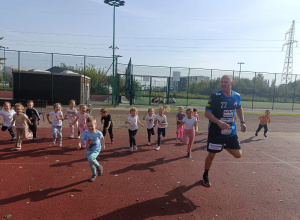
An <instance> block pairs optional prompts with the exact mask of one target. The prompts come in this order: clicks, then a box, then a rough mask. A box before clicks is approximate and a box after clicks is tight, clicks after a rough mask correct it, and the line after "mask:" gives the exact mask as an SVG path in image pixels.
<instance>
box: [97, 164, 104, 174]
mask: <svg viewBox="0 0 300 220" xmlns="http://www.w3.org/2000/svg"><path fill="white" fill-rule="evenodd" d="M97 171H98V176H102V175H103V166H102V165H100V167H98V168H97Z"/></svg>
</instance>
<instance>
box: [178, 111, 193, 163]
mask: <svg viewBox="0 0 300 220" xmlns="http://www.w3.org/2000/svg"><path fill="white" fill-rule="evenodd" d="M186 115H187V116H186V117H184V118H183V119H182V122H181V123H180V126H182V125H184V132H183V138H182V139H183V144H184V145H187V156H186V157H187V158H192V154H191V153H192V146H193V144H194V139H195V133H198V121H197V118H195V117H193V115H192V109H190V108H188V109H187V110H186ZM180 126H179V127H180ZM176 133H178V128H177V132H176Z"/></svg>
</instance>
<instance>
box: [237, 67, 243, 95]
mask: <svg viewBox="0 0 300 220" xmlns="http://www.w3.org/2000/svg"><path fill="white" fill-rule="evenodd" d="M237 64H239V65H240V72H239V85H238V90H237V92H240V82H241V71H242V64H245V63H243V62H238V63H237Z"/></svg>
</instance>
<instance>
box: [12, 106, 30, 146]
mask: <svg viewBox="0 0 300 220" xmlns="http://www.w3.org/2000/svg"><path fill="white" fill-rule="evenodd" d="M15 111H16V114H14V116H13V121H12V122H11V125H10V126H9V128H10V129H11V128H12V126H13V125H14V124H15V123H16V130H17V144H16V147H15V148H13V149H12V150H21V149H22V146H21V145H22V138H24V137H25V128H26V127H27V122H28V124H29V125H33V123H32V122H31V121H30V120H29V119H28V117H27V116H26V115H25V114H24V113H23V111H24V106H23V105H22V104H20V103H17V104H15Z"/></svg>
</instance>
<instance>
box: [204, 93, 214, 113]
mask: <svg viewBox="0 0 300 220" xmlns="http://www.w3.org/2000/svg"><path fill="white" fill-rule="evenodd" d="M205 110H206V111H209V112H212V110H213V94H212V95H211V96H210V98H209V100H208V103H207V105H206V107H205Z"/></svg>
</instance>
